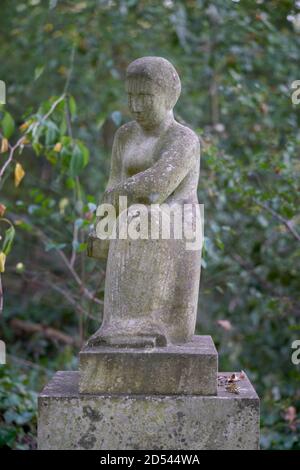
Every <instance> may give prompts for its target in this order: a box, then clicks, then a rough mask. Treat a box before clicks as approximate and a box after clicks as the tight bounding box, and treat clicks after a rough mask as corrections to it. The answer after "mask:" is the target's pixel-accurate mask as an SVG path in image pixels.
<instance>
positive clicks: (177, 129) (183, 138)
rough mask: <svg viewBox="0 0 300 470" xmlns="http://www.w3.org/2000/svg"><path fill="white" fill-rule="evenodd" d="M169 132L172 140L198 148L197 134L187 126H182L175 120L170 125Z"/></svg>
mask: <svg viewBox="0 0 300 470" xmlns="http://www.w3.org/2000/svg"><path fill="white" fill-rule="evenodd" d="M170 132H171V136H172V139H173V141H174V140H176V141H178V142H179V143H180V145H184V146H188V147H196V148H197V149H198V148H200V140H199V136H198V135H197V134H196V132H194V131H193V130H192V129H190V128H189V127H187V126H183V125H182V124H179V122H177V121H175V122H174V124H173V125H172V126H171V129H170Z"/></svg>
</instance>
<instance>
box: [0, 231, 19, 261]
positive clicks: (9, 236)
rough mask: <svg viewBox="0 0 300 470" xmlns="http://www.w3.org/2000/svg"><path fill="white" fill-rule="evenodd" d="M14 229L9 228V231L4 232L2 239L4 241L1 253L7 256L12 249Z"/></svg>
mask: <svg viewBox="0 0 300 470" xmlns="http://www.w3.org/2000/svg"><path fill="white" fill-rule="evenodd" d="M15 233H16V231H15V228H14V227H13V226H11V227H9V229H7V230H6V231H5V237H4V241H3V247H2V251H3V253H4V254H5V255H6V256H7V255H8V254H9V252H10V250H11V247H12V243H13V240H14V237H15Z"/></svg>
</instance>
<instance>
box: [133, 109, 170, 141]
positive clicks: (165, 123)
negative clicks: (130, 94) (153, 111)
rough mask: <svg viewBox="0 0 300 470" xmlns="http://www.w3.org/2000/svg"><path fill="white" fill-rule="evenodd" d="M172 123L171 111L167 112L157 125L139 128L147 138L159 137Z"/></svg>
mask: <svg viewBox="0 0 300 470" xmlns="http://www.w3.org/2000/svg"><path fill="white" fill-rule="evenodd" d="M173 122H174V114H173V110H171V111H169V112H168V114H167V115H166V116H165V117H164V119H163V120H162V121H161V122H160V123H159V124H157V125H155V126H151V127H148V126H147V127H144V126H141V127H142V129H143V132H144V134H146V135H147V136H159V135H161V134H163V133H164V132H165V131H166V130H167V129H168V128H169V126H170V125H171V124H172V123H173Z"/></svg>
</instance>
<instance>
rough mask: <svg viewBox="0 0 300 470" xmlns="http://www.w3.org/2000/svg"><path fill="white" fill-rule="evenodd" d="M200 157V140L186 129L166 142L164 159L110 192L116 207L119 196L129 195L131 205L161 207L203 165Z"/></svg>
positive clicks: (162, 155) (162, 157)
mask: <svg viewBox="0 0 300 470" xmlns="http://www.w3.org/2000/svg"><path fill="white" fill-rule="evenodd" d="M199 158H200V144H199V139H198V137H197V136H196V134H194V132H192V131H190V130H189V129H186V130H185V132H184V133H181V134H179V135H178V134H177V135H176V137H175V138H174V139H172V140H171V139H170V141H169V142H166V145H165V146H164V148H163V149H162V153H161V156H160V158H159V159H158V160H157V162H156V163H155V164H154V165H153V166H152V167H150V168H148V169H147V170H145V171H142V172H140V173H137V174H136V175H134V176H131V177H130V178H128V179H126V180H125V181H124V182H122V183H118V184H116V185H115V186H114V187H112V188H110V189H108V190H107V192H108V194H111V198H112V200H113V201H114V204H116V205H117V203H118V201H117V199H118V197H119V196H127V198H128V201H127V203H128V206H129V205H131V204H135V203H142V204H161V203H163V202H164V201H165V200H166V199H167V198H168V197H169V196H170V194H172V192H173V191H174V190H175V189H176V188H177V187H178V186H179V184H180V183H181V181H182V180H183V178H184V177H185V176H186V175H187V174H188V172H189V171H190V170H191V169H192V168H193V167H194V166H195V164H196V163H197V162H199Z"/></svg>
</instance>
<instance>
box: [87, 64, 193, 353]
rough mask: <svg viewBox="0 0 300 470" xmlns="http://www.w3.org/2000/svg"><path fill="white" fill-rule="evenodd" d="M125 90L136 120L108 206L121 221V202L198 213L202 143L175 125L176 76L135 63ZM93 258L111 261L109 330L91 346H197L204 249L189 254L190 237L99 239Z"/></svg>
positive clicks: (119, 140)
mask: <svg viewBox="0 0 300 470" xmlns="http://www.w3.org/2000/svg"><path fill="white" fill-rule="evenodd" d="M126 88H127V93H128V103H129V109H130V111H131V113H132V115H133V118H134V120H133V121H131V122H129V123H127V124H124V125H123V126H122V127H120V128H119V129H118V131H117V132H116V134H115V138H114V143H113V150H112V159H111V172H110V178H109V182H108V185H107V189H106V191H105V193H104V196H103V200H102V203H110V204H113V205H114V207H115V208H116V211H117V215H118V217H119V218H120V217H121V214H120V208H119V197H120V196H126V197H127V205H128V207H130V206H132V205H134V204H144V205H145V206H146V207H147V210H148V211H149V214H151V213H152V212H153V210H152V209H151V207H152V206H151V205H153V204H156V205H159V206H160V205H167V207H170V209H174V212H176V211H178V210H180V209H181V208H182V207H183V205H186V204H188V205H189V207H192V208H193V206H197V205H198V198H197V185H198V179H199V172H200V146H199V139H198V137H197V135H196V134H195V133H194V132H193V131H192V130H191V129H189V128H188V127H185V126H183V125H181V124H179V123H178V122H176V120H175V119H174V115H173V107H174V106H175V103H176V102H177V100H178V97H179V95H180V91H181V84H180V79H179V76H178V74H177V72H176V70H175V68H174V67H173V65H172V64H171V63H170V62H168V61H167V60H165V59H163V58H160V57H142V58H140V59H137V60H135V61H134V62H132V63H131V64H130V65H129V67H128V69H127V77H126ZM164 207H166V206H164ZM130 217H131V218H132V214H131V215H130V211H128V218H130ZM196 218H197V214H196V212H195V211H194V210H193V209H192V210H188V211H186V213H185V221H184V223H185V224H186V223H187V224H188V225H189V227H190V228H191V230H192V231H193V230H195V222H196ZM121 223H124V217H123V219H122V222H121ZM173 225H174V223H173ZM173 229H174V227H173ZM88 254H89V255H90V256H94V257H106V256H107V269H106V281H105V300H104V317H103V322H102V325H101V327H100V329H99V330H98V331H97V332H96V333H95V334H94V335H93V336H92V337H91V338H90V339H89V341H88V346H98V345H111V346H114V347H116V346H117V347H118V346H120V347H147V346H165V345H168V344H180V343H185V342H187V341H189V340H190V339H191V337H192V336H193V334H194V331H195V323H196V315H197V301H198V290H199V280H200V263H201V249H200V246H198V247H197V249H193V250H187V249H186V239H185V237H182V238H181V239H175V238H171V239H164V238H162V237H159V239H151V237H149V238H148V239H135V240H132V239H130V238H127V239H121V238H119V237H116V239H112V240H109V241H107V240H104V241H103V240H99V239H98V240H97V236H96V234H95V232H93V233H92V234H91V236H90V238H89V248H88Z"/></svg>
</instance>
